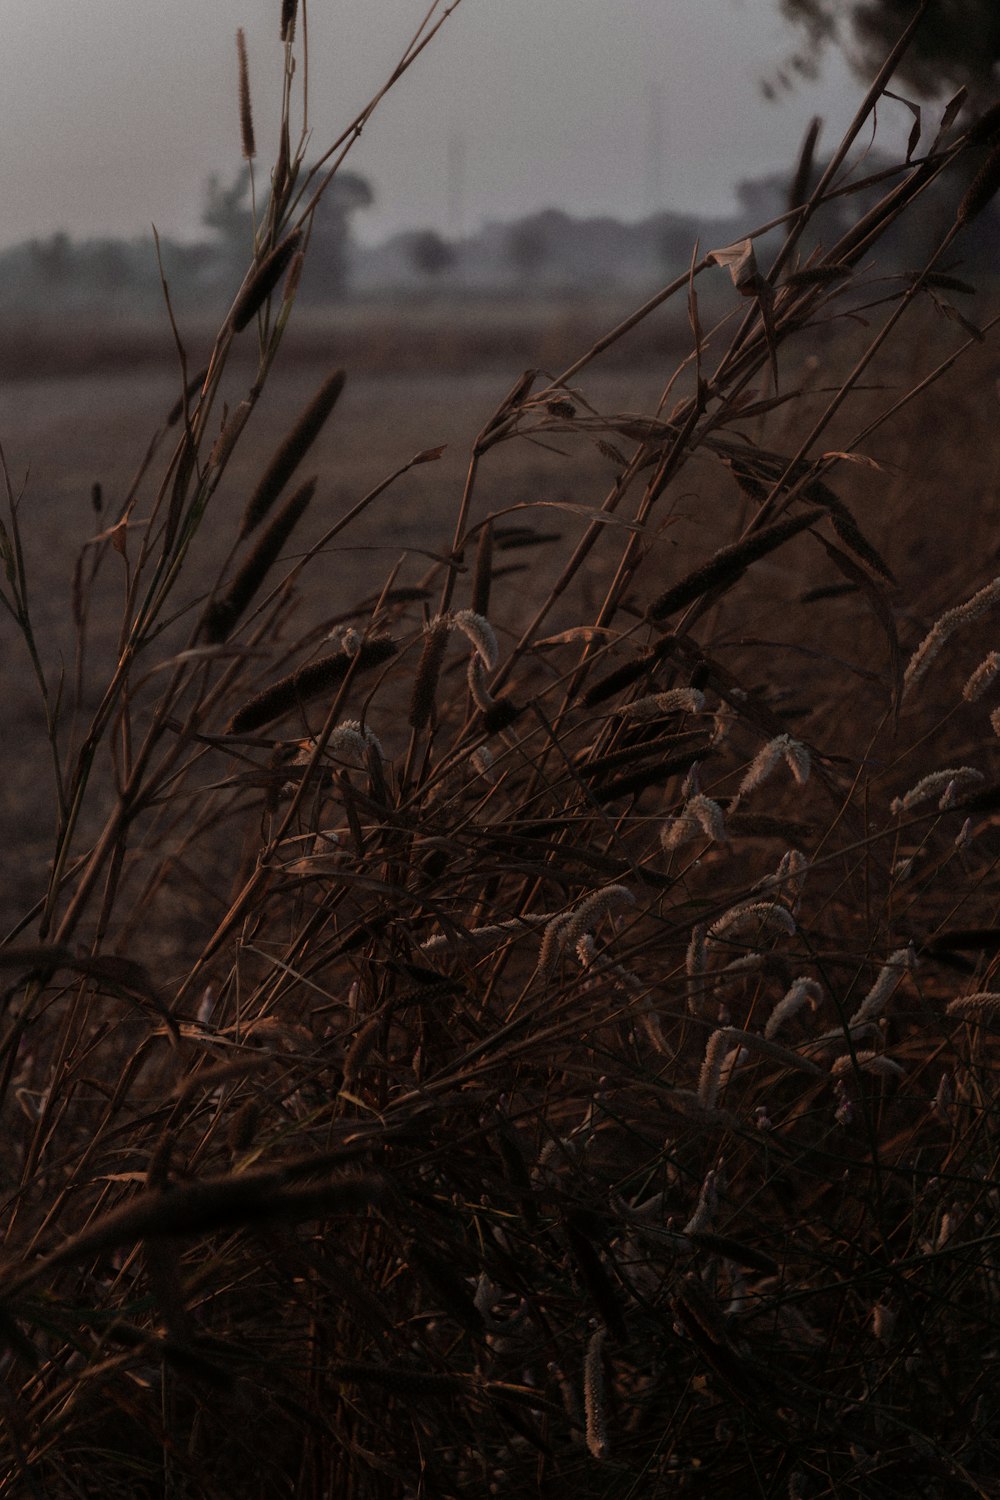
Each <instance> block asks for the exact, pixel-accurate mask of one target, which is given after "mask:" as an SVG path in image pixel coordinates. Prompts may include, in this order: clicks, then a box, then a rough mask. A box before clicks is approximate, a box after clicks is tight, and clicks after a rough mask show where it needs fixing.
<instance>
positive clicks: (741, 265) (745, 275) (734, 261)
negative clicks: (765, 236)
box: [707, 239, 760, 297]
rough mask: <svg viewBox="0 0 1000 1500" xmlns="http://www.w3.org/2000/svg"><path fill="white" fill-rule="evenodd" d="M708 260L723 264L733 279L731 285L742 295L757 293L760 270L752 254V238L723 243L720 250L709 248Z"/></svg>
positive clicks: (753, 295) (751, 295) (748, 295)
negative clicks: (732, 243) (729, 243)
mask: <svg viewBox="0 0 1000 1500" xmlns="http://www.w3.org/2000/svg"><path fill="white" fill-rule="evenodd" d="M707 258H708V259H709V260H711V261H714V262H715V264H716V265H717V266H725V268H726V270H727V271H728V272H729V274H730V276H731V277H732V280H733V286H734V287H735V288H736V290H737V291H738V292H742V293H743V295H744V296H747V297H755V296H756V295H757V285H756V283H757V281H758V280H759V279H760V270H759V268H758V266H757V257H756V255H755V254H754V248H753V240H749V239H748V240H737V242H736V243H735V244H734V245H723V247H722V249H721V250H709V252H708V257H707Z"/></svg>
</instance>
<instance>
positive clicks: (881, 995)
mask: <svg viewBox="0 0 1000 1500" xmlns="http://www.w3.org/2000/svg"><path fill="white" fill-rule="evenodd" d="M916 967H917V956H916V953H915V951H914V948H913V944H912V943H910V944H909V946H908V947H906V948H897V949H896V951H895V952H894V953H890V955H889V957H888V959H887V960H886V962H885V964H884V965H883V966H882V969H881V971H880V973H879V976H878V978H877V979H876V981H875V983H874V984H873V985H872V987H871V989H870V990H869V991H868V994H867V995H866V996H865V998H864V999H863V1000H862V1002H861V1004H860V1005H859V1006H858V1008H857V1010H856V1011H855V1012H854V1015H853V1016H852V1017H851V1019H850V1021H849V1022H848V1025H849V1026H863V1025H865V1023H866V1022H869V1021H877V1020H878V1018H879V1017H880V1016H881V1014H882V1012H883V1011H884V1010H885V1007H886V1006H887V1005H888V1003H889V1001H890V999H891V998H892V995H893V992H894V990H895V989H896V986H897V985H898V984H899V981H900V980H901V979H902V977H903V975H904V974H912V973H913V971H914V969H915V968H916Z"/></svg>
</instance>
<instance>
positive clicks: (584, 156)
mask: <svg viewBox="0 0 1000 1500" xmlns="http://www.w3.org/2000/svg"><path fill="white" fill-rule="evenodd" d="M428 4H429V0H311V4H310V7H309V35H310V53H311V84H310V89H311V114H312V124H313V128H314V140H315V142H316V147H317V150H318V149H319V148H321V147H322V146H323V145H324V144H326V143H327V142H328V141H329V139H331V138H332V137H333V136H334V135H335V134H336V133H338V131H339V130H340V129H342V128H343V126H344V125H346V124H347V123H348V121H349V120H350V118H351V117H352V116H353V114H354V113H355V112H356V111H357V110H358V109H359V108H360V107H361V106H362V105H363V104H364V103H365V102H366V101H367V99H368V98H369V97H370V96H371V95H372V94H373V93H374V92H375V91H376V89H377V88H378V87H379V86H380V84H381V83H382V82H383V81H384V78H385V77H386V75H387V73H388V72H389V71H390V69H391V68H392V66H393V64H394V63H395V61H396V59H397V58H398V56H399V54H400V53H401V51H402V50H403V47H404V46H405V44H406V42H407V41H408V39H409V37H410V35H412V33H413V32H414V31H415V30H416V27H417V25H418V24H419V22H420V20H421V19H422V17H423V15H424V13H425V11H426V9H427V5H428ZM280 10H281V3H280V0H169V3H166V4H164V3H163V0H0V243H9V242H11V241H14V240H18V239H23V238H25V237H27V236H29V235H45V234H49V233H52V232H53V231H55V230H56V229H60V228H66V229H68V230H69V231H70V232H71V233H73V234H74V235H78V236H86V235H94V234H100V233H106V234H116V235H131V234H141V233H144V232H146V231H147V230H148V227H149V225H150V223H151V222H153V223H155V224H156V226H157V228H158V229H159V230H160V231H161V232H163V233H167V234H181V235H188V236H190V235H193V234H195V233H196V232H197V229H198V217H199V212H200V204H201V196H202V186H203V183H204V180H205V178H206V177H207V176H208V174H209V173H210V172H218V173H219V174H220V175H221V176H222V177H223V178H225V179H228V178H230V177H231V176H232V175H233V174H234V173H235V172H236V171H237V170H238V169H239V166H240V147H239V129H238V122H237V111H236V102H235V96H236V60H235V42H234V37H235V32H236V28H237V26H243V28H244V29H245V31H246V35H247V43H248V50H249V55H250V69H251V83H252V90H253V99H254V115H255V122H256V126H257V138H258V149H259V153H260V155H259V161H260V165H261V168H262V170H263V171H264V172H265V175H266V169H267V166H268V165H269V163H270V162H271V161H272V160H273V154H272V153H273V146H274V139H275V128H274V127H275V119H276V105H277V96H278V90H279V85H280V68H281V54H282V49H281V46H280V43H279V41H278V35H277V33H278V19H279V14H280ZM796 40H797V38H795V37H794V36H793V35H792V34H791V33H790V32H789V30H788V29H787V28H786V27H784V26H783V25H782V23H781V21H780V19H779V17H778V15H777V4H776V0H462V3H461V5H460V6H459V8H458V9H457V11H456V12H455V13H454V14H453V15H452V16H451V17H450V19H449V20H448V21H447V22H446V24H445V27H444V30H443V32H442V33H441V35H440V36H439V37H438V39H437V40H436V41H435V42H433V43H432V44H431V46H430V48H429V49H428V50H427V52H425V53H424V55H423V57H422V58H420V59H419V60H418V62H417V63H416V64H415V66H414V68H413V70H412V71H411V72H410V73H409V74H408V75H407V77H406V78H405V79H404V80H403V81H402V83H401V84H400V85H399V86H398V88H397V89H396V90H395V91H394V92H393V93H392V94H391V95H390V96H389V97H388V98H387V100H386V101H385V103H384V105H383V106H382V111H381V113H380V115H378V116H377V117H376V118H375V119H374V120H373V121H372V122H371V124H370V125H369V127H368V129H367V130H366V132H365V134H364V135H363V137H362V139H361V141H360V142H359V143H358V145H357V148H356V150H355V152H354V153H353V154H352V157H351V161H350V165H351V166H352V167H353V168H354V169H355V170H357V171H359V172H362V173H363V174H365V175H366V176H367V177H369V179H370V180H371V182H372V183H373V185H374V187H375V190H376V193H377V206H376V208H375V209H373V210H369V211H367V212H366V213H365V214H364V215H362V216H359V218H358V220H357V221H356V223H357V228H358V230H359V232H360V233H361V234H362V235H363V236H364V237H365V238H379V237H381V236H382V235H384V234H386V233H389V232H390V231H392V230H395V229H398V228H402V227H407V226H412V225H423V224H431V225H435V226H438V227H440V228H442V229H444V230H448V229H451V230H455V229H458V228H462V229H464V230H467V231H468V230H473V229H475V228H476V227H477V225H478V224H479V223H481V222H482V221H483V219H485V218H490V217H492V218H510V217H513V216H515V215H517V214H521V213H526V212H529V211H531V210H533V209H537V208H542V207H545V206H547V205H555V206H557V207H560V208H564V209H567V210H569V211H570V212H575V213H578V214H593V213H601V212H607V213H612V214H615V215H618V216H620V217H623V218H636V217H641V216H642V215H644V214H646V213H649V212H652V211H653V210H655V209H656V208H660V207H667V208H676V209H678V210H698V209H700V210H708V211H716V210H720V211H721V210H725V209H726V208H727V207H729V206H731V203H732V197H731V191H730V190H731V186H732V184H733V183H734V182H736V181H738V180H739V179H740V178H742V177H746V176H750V175H754V174H758V173H761V172H763V171H767V170H770V169H773V168H777V167H780V166H785V165H788V164H789V163H790V162H791V161H793V160H794V157H795V154H796V151H797V149H798V144H799V141H800V140H801V137H802V133H803V130H804V128H805V125H806V123H807V121H808V119H809V117H810V116H811V115H812V114H814V113H818V114H822V115H823V116H824V117H825V119H826V121H827V128H826V133H825V137H824V138H825V139H826V141H827V142H828V143H832V141H833V139H834V136H835V132H836V130H837V128H838V127H839V126H840V125H842V124H843V123H844V121H845V120H846V119H847V118H848V117H849V115H850V113H851V112H852V110H853V107H854V105H855V104H856V102H857V99H858V98H859V96H860V86H859V85H858V84H857V83H856V82H855V81H854V80H853V78H851V76H850V75H849V74H848V72H847V69H846V67H845V66H844V64H843V63H842V62H840V60H839V59H838V58H835V57H832V56H831V57H830V58H828V59H827V61H826V63H825V65H824V70H823V76H822V78H821V79H820V81H819V82H818V83H815V84H808V85H802V86H800V88H799V90H798V92H797V93H795V94H794V95H792V96H791V97H789V98H784V99H782V100H781V101H779V102H778V103H774V104H768V103H767V102H766V101H765V100H764V99H763V98H762V96H761V93H760V88H759V84H760V80H761V78H762V77H764V76H766V75H767V74H768V72H769V71H771V70H773V66H774V62H775V60H776V58H780V57H781V56H783V55H785V54H786V53H787V52H788V51H789V49H790V48H791V46H792V45H793V44H794V42H795V41H796ZM886 110H887V111H892V112H894V114H895V116H896V118H893V117H892V115H891V114H889V113H887V114H886V125H887V127H888V129H889V138H890V140H895V139H896V138H898V136H899V134H900V133H901V132H902V131H903V121H904V120H905V121H906V123H907V124H908V123H909V121H908V117H906V116H905V115H904V112H903V111H902V109H901V107H900V106H896V105H887V106H886ZM449 142H451V146H450V148H449ZM449 149H450V156H451V162H452V171H451V181H452V191H451V194H450V196H449V189H448V182H449V170H448V161H449ZM460 160H461V162H462V163H463V165H462V168H461V171H459V170H458V162H459V161H460ZM457 187H458V188H460V191H456V188H457Z"/></svg>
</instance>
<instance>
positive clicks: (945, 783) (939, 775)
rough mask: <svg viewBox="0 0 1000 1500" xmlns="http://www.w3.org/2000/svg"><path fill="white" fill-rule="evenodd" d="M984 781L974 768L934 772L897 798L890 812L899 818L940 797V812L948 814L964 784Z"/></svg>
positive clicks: (952, 767) (960, 767) (962, 767)
mask: <svg viewBox="0 0 1000 1500" xmlns="http://www.w3.org/2000/svg"><path fill="white" fill-rule="evenodd" d="M982 780H984V777H983V773H982V772H981V771H977V770H976V769H975V767H973V766H951V767H948V768H947V769H945V770H943V771H932V772H931V774H930V775H929V776H924V777H922V778H921V780H920V781H918V782H917V783H916V785H914V786H911V787H910V790H909V791H908V792H907V793H906V794H905V795H904V796H902V797H896V798H895V799H894V801H893V802H892V803H891V804H890V807H889V811H890V812H891V813H892V815H893V816H894V817H898V816H899V814H900V813H904V812H909V811H910V809H911V808H914V807H919V805H920V803H921V802H928V801H930V799H931V798H932V797H939V801H938V808H939V810H940V811H941V812H947V811H948V809H949V808H950V807H954V806H955V804H956V801H957V796H958V789H959V787H960V786H961V785H962V784H963V783H964V784H966V785H967V784H968V783H969V782H980V781H982Z"/></svg>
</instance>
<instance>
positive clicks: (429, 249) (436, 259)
mask: <svg viewBox="0 0 1000 1500" xmlns="http://www.w3.org/2000/svg"><path fill="white" fill-rule="evenodd" d="M408 254H409V259H410V263H411V265H412V266H413V267H414V268H415V269H416V270H417V271H419V272H420V273H421V275H423V276H427V277H432V278H436V277H438V276H440V275H442V273H443V272H445V271H449V270H451V267H452V266H453V265H454V264H455V258H456V257H455V250H454V247H453V246H451V245H449V244H448V241H447V240H446V239H443V238H442V237H441V235H439V234H438V232H437V230H435V229H418V230H417V232H416V233H415V234H414V235H413V236H412V238H411V239H410V243H409V246H408Z"/></svg>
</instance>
